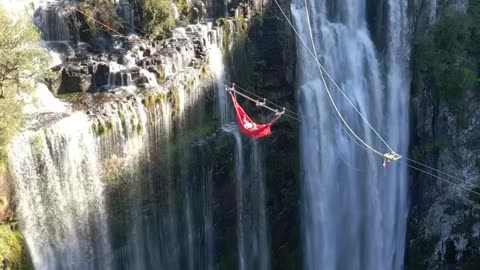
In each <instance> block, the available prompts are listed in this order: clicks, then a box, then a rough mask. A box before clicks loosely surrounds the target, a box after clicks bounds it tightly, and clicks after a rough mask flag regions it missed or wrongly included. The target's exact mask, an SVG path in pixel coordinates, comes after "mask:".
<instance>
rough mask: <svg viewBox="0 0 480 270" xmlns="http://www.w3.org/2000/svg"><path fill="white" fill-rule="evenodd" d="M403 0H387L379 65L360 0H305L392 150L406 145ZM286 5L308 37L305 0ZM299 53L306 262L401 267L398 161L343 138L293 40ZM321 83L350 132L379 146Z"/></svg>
mask: <svg viewBox="0 0 480 270" xmlns="http://www.w3.org/2000/svg"><path fill="white" fill-rule="evenodd" d="M406 2H407V1H403V0H402V1H394V0H391V1H388V14H387V15H386V17H387V18H389V23H388V27H387V31H388V32H387V33H386V34H385V37H386V44H387V56H386V58H385V67H386V68H385V69H384V70H382V68H381V65H380V64H379V60H378V58H379V57H378V55H377V54H378V53H377V51H376V49H375V46H374V44H373V42H372V40H371V38H370V36H369V33H368V28H367V22H366V3H365V1H348V0H329V1H320V2H318V1H308V3H309V12H310V20H311V25H312V28H313V29H312V30H313V38H314V41H315V44H316V46H317V47H316V48H317V50H318V52H320V55H319V59H322V60H321V61H322V64H324V66H325V67H326V69H327V70H328V71H329V73H330V74H331V75H332V77H333V78H334V79H335V81H336V82H337V83H338V84H339V86H340V87H341V88H342V89H343V90H344V91H345V92H346V94H347V95H348V97H349V98H350V99H352V100H353V102H354V104H356V106H358V107H359V108H360V110H361V111H362V113H364V114H365V115H366V117H367V119H369V121H370V122H371V123H372V125H373V126H374V127H376V128H377V129H378V130H379V131H380V133H381V134H383V135H384V137H385V138H386V139H387V141H388V142H389V144H390V145H391V146H392V147H393V148H394V149H395V150H396V151H397V152H399V153H405V152H406V151H407V143H408V141H407V139H406V138H407V137H408V124H407V123H408V122H407V118H408V106H407V103H408V98H409V97H408V86H409V77H408V72H407V70H408V42H407V38H408V35H407V32H406V29H407V23H408V21H407V17H406V8H407V7H406V6H407V3H406ZM292 13H293V15H294V17H295V25H296V27H297V29H298V31H299V33H300V35H301V37H302V38H303V39H304V40H306V41H307V43H308V45H309V46H311V43H310V33H309V29H308V22H307V20H306V18H307V17H306V16H307V14H306V12H305V1H303V0H295V1H294V4H293V5H292ZM298 59H299V61H298V63H299V64H298V67H297V68H298V69H299V72H297V74H299V78H298V86H299V87H300V90H301V97H300V100H301V102H300V107H301V110H302V113H303V115H304V118H305V124H304V125H303V126H302V129H301V139H302V159H303V165H302V166H303V178H304V182H303V185H304V186H303V201H304V209H303V228H304V230H303V231H304V233H303V238H304V252H305V255H304V262H305V264H304V265H305V269H308V270H314V269H322V270H323V269H326V270H328V269H402V265H403V253H404V239H405V224H406V215H407V202H406V192H407V188H406V168H405V166H404V165H403V164H401V163H398V162H397V163H393V164H391V166H390V167H389V168H388V169H386V170H384V169H383V168H382V166H381V162H382V160H381V158H378V157H376V156H374V155H373V154H371V153H367V152H366V151H365V150H364V149H362V148H361V147H359V146H357V145H356V144H355V143H354V142H353V141H352V140H351V139H350V137H349V136H348V135H347V134H346V133H345V131H344V130H343V129H342V127H341V124H340V120H339V119H338V116H337V115H336V114H335V113H334V112H333V110H332V108H331V104H329V99H328V97H327V95H326V92H325V89H324V87H323V84H322V81H321V78H320V72H319V70H318V68H317V66H316V63H315V62H314V61H313V60H312V56H311V55H310V54H309V53H308V52H307V50H306V49H305V47H304V46H303V44H302V43H301V42H298ZM382 72H383V73H384V74H385V76H383V75H382ZM384 77H385V78H386V81H382V78H384ZM328 85H329V88H330V89H331V91H332V94H333V95H334V96H333V98H334V100H335V102H336V104H337V105H338V106H339V108H340V110H341V112H342V115H343V116H344V117H345V118H346V120H347V122H348V123H349V124H350V125H351V126H352V128H353V129H354V130H355V131H356V133H357V134H359V135H360V137H361V138H363V139H364V140H365V141H367V142H368V143H369V144H370V145H373V146H375V148H378V149H382V151H384V152H387V150H386V149H385V147H383V145H382V142H381V141H380V140H379V139H377V138H376V137H374V133H373V132H372V131H371V130H370V129H369V128H368V126H367V125H366V123H364V122H363V121H362V119H361V118H360V117H359V116H358V114H356V112H355V111H354V110H353V108H352V106H351V105H350V104H348V103H347V101H346V100H345V98H344V97H343V96H341V95H340V94H339V92H338V91H337V90H336V89H335V87H334V85H333V84H332V83H331V82H328Z"/></svg>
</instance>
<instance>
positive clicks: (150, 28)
mask: <svg viewBox="0 0 480 270" xmlns="http://www.w3.org/2000/svg"><path fill="white" fill-rule="evenodd" d="M140 2H141V9H142V13H143V24H144V25H145V28H146V30H147V32H148V34H150V35H151V37H152V38H159V39H161V38H165V37H166V35H167V33H168V31H170V30H171V29H172V28H173V27H175V18H174V15H173V8H172V2H171V1H169V0H141V1H140Z"/></svg>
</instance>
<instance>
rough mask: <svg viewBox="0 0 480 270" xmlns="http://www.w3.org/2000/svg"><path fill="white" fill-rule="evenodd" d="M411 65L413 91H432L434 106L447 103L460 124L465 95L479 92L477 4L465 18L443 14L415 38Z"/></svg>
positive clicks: (479, 23)
mask: <svg viewBox="0 0 480 270" xmlns="http://www.w3.org/2000/svg"><path fill="white" fill-rule="evenodd" d="M412 65H413V89H414V91H415V92H416V93H421V92H423V90H424V89H425V88H428V89H432V96H433V102H434V103H435V104H436V105H438V104H439V103H446V104H447V105H448V106H449V109H450V110H452V112H454V113H456V114H457V115H459V120H461V119H462V118H463V117H462V114H463V112H462V101H463V98H464V95H465V93H466V92H467V91H469V90H478V89H479V79H478V78H479V75H480V74H479V70H480V3H479V2H472V3H471V4H470V7H469V9H468V11H467V13H466V14H464V13H461V12H455V11H450V10H445V11H444V14H442V16H440V20H439V21H438V23H437V24H436V25H435V26H434V27H433V28H432V29H431V30H430V31H426V32H425V33H421V34H417V36H416V37H415V40H414V44H413V56H412Z"/></svg>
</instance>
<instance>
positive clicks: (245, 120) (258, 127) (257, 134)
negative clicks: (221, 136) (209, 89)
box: [229, 91, 280, 139]
mask: <svg viewBox="0 0 480 270" xmlns="http://www.w3.org/2000/svg"><path fill="white" fill-rule="evenodd" d="M229 93H230V96H231V97H232V102H233V106H235V111H236V112H237V113H236V119H237V122H238V126H239V127H240V131H241V132H242V134H243V135H245V136H247V137H249V138H257V139H258V138H262V137H265V136H268V135H270V134H271V133H272V132H271V130H270V126H271V125H272V124H273V123H274V122H275V121H277V119H278V118H280V114H276V115H275V117H274V118H273V119H272V121H270V122H269V123H267V124H263V125H262V124H257V123H255V122H253V121H252V119H250V117H248V115H247V113H245V111H244V110H243V108H242V107H240V105H239V104H238V102H237V99H236V97H235V95H234V94H233V93H232V91H229Z"/></svg>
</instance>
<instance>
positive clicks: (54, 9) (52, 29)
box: [35, 6, 71, 41]
mask: <svg viewBox="0 0 480 270" xmlns="http://www.w3.org/2000/svg"><path fill="white" fill-rule="evenodd" d="M61 9H62V8H61V7H59V6H48V7H43V6H41V7H39V8H38V9H37V10H36V11H35V24H36V25H37V27H38V28H39V29H40V32H41V33H42V38H43V40H45V41H61V40H70V38H71V37H70V31H69V29H68V26H67V22H66V16H68V15H66V14H65V11H62V10H61Z"/></svg>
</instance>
